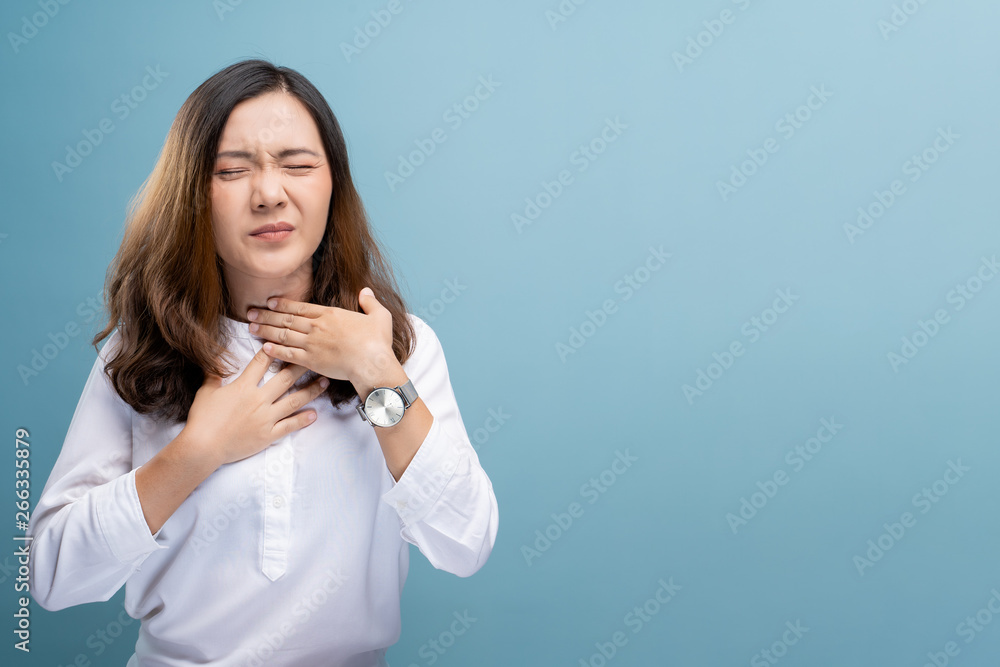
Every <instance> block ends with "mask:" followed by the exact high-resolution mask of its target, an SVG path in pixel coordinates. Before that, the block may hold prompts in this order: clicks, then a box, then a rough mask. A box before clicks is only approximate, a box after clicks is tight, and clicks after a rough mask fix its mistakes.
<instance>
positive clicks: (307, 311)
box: [267, 296, 329, 318]
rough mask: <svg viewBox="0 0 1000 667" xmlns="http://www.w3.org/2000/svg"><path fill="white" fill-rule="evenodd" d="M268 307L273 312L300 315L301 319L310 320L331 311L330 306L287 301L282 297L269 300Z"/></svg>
mask: <svg viewBox="0 0 1000 667" xmlns="http://www.w3.org/2000/svg"><path fill="white" fill-rule="evenodd" d="M272 304H273V305H272ZM267 307H268V308H270V309H271V310H272V311H277V312H280V313H291V314H292V315H299V316H301V317H308V318H313V317H319V316H320V315H322V314H323V313H324V312H326V310H328V309H329V307H328V306H321V305H319V304H316V303H309V302H307V301H295V300H293V299H286V298H284V297H280V296H279V297H273V298H271V299H268V300H267Z"/></svg>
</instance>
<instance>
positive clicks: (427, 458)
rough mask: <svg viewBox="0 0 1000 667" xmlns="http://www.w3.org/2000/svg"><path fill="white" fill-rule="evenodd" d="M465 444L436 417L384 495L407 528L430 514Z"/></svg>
mask: <svg viewBox="0 0 1000 667" xmlns="http://www.w3.org/2000/svg"><path fill="white" fill-rule="evenodd" d="M461 444H462V443H461V441H459V440H456V439H454V438H452V437H450V435H449V434H448V432H447V431H446V430H445V429H444V428H442V426H441V424H440V422H439V421H438V419H437V418H436V417H435V418H434V421H433V422H432V423H431V428H430V430H429V431H428V432H427V436H426V437H425V438H424V441H423V442H422V443H421V444H420V447H419V448H418V449H417V453H416V454H414V455H413V459H412V460H411V461H410V464H409V465H408V466H406V470H404V471H403V474H402V475H401V476H400V478H399V481H398V482H395V484H394V485H393V487H392V488H391V489H389V490H388V491H387V492H386V493H384V494H382V500H384V501H385V502H387V503H389V504H390V505H391V506H392V507H393V508H394V509H395V510H396V512H397V513H398V514H399V518H400V519H401V520H402V521H403V526H404V527H405V526H409V525H410V524H413V523H416V522H417V521H420V520H421V519H423V518H424V517H425V516H427V513H428V512H430V510H431V508H432V507H433V506H434V503H436V502H437V500H438V498H440V497H441V494H442V493H443V492H444V489H445V487H446V486H448V482H449V481H451V478H452V477H453V476H454V475H455V471H456V470H458V466H459V463H460V462H461V460H462V457H463V456H466V455H467V454H466V453H465V452H464V451H463V450H462V447H461ZM391 477H392V475H390V478H391Z"/></svg>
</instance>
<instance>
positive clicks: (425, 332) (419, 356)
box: [404, 313, 444, 367]
mask: <svg viewBox="0 0 1000 667" xmlns="http://www.w3.org/2000/svg"><path fill="white" fill-rule="evenodd" d="M406 317H407V318H408V319H409V320H410V324H411V326H412V327H413V338H414V341H413V346H412V348H411V349H412V352H411V353H410V356H409V358H408V359H407V361H406V364H404V365H406V366H421V367H423V366H429V365H434V364H437V363H440V362H443V361H444V350H443V349H442V347H441V340H440V339H439V338H438V335H437V333H436V332H435V331H434V329H433V328H432V327H431V325H429V324H427V322H425V321H424V320H423V319H422V318H421V317H419V316H417V315H414V314H413V313H406Z"/></svg>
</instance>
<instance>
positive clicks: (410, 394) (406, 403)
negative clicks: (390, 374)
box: [396, 379, 417, 408]
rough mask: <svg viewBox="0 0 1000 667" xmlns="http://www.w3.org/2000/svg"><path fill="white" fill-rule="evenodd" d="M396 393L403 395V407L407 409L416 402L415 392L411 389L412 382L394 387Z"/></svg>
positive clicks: (408, 381)
mask: <svg viewBox="0 0 1000 667" xmlns="http://www.w3.org/2000/svg"><path fill="white" fill-rule="evenodd" d="M396 391H398V392H399V393H400V394H402V395H403V407H404V408H408V407H410V406H411V405H412V404H413V401H415V400H417V390H416V389H414V388H413V382H412V381H411V380H409V379H408V380H407V381H406V383H405V384H401V385H399V386H398V387H396Z"/></svg>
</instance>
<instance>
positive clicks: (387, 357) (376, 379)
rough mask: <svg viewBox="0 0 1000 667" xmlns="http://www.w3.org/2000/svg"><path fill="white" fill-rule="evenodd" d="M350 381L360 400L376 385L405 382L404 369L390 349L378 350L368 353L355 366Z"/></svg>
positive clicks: (394, 385)
mask: <svg viewBox="0 0 1000 667" xmlns="http://www.w3.org/2000/svg"><path fill="white" fill-rule="evenodd" d="M349 379H350V382H351V384H352V385H354V389H355V391H357V392H358V396H359V397H360V398H361V400H364V399H365V397H366V396H367V395H368V394H369V393H370V392H371V391H372V390H373V389H375V388H376V387H396V386H398V385H401V384H403V383H405V382H406V380H407V377H406V371H404V370H403V366H402V364H400V363H399V360H398V359H396V355H395V354H393V352H392V350H388V351H387V350H380V351H378V352H375V353H373V354H370V355H368V356H367V357H366V358H365V359H364V361H363V362H362V363H361V364H359V365H358V367H357V368H355V370H354V372H353V373H352V374H351V376H350V378H349Z"/></svg>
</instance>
